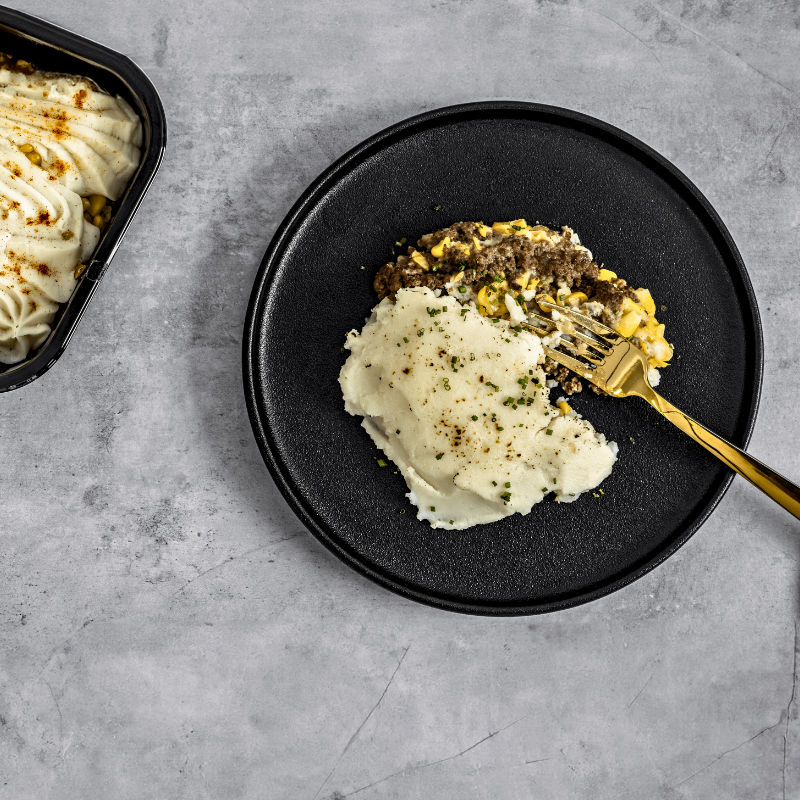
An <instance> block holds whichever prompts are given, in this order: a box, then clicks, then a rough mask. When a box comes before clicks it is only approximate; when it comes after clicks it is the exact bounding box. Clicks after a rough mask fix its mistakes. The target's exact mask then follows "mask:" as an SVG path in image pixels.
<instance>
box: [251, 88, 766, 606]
mask: <svg viewBox="0 0 800 800" xmlns="http://www.w3.org/2000/svg"><path fill="white" fill-rule="evenodd" d="M491 112H494V114H493V118H498V117H499V116H506V117H512V118H513V117H514V115H515V113H516V114H519V113H520V112H523V113H524V114H527V115H529V118H530V117H531V116H533V117H538V118H539V119H540V120H544V118H546V117H550V118H551V119H552V120H553V121H555V122H559V121H560V122H562V124H563V122H565V121H566V122H568V123H570V124H571V126H572V127H577V126H583V127H584V128H585V129H588V130H589V131H590V132H591V133H600V134H601V138H602V139H604V140H605V141H610V142H612V143H615V144H617V145H618V144H619V142H620V141H621V142H622V143H623V144H624V146H625V148H623V149H628V150H630V149H632V150H634V151H636V154H637V156H643V157H644V159H643V160H647V159H649V160H650V161H652V162H655V165H656V166H657V167H658V168H659V170H660V171H662V172H665V173H667V175H668V176H669V178H670V179H671V181H677V182H678V183H679V184H681V186H682V188H683V189H684V190H685V191H686V192H688V193H689V195H691V197H692V199H693V200H694V202H695V203H697V205H698V206H699V207H700V209H701V210H702V212H703V213H704V214H705V215H706V216H707V218H708V222H710V223H711V225H713V227H714V229H715V231H716V232H717V233H719V234H720V235H721V237H722V239H723V241H724V243H725V245H726V247H727V248H728V250H729V251H730V253H731V254H732V256H733V264H732V265H731V264H728V271H729V273H731V274H732V275H734V278H738V279H739V281H740V283H741V288H742V289H743V290H744V294H745V296H746V298H747V301H748V305H747V309H743V310H744V311H746V313H745V316H747V315H748V314H749V316H750V317H751V320H750V322H751V325H752V338H753V349H754V353H755V358H754V362H755V363H753V364H751V365H749V366H750V367H751V368H752V372H753V381H752V384H751V390H750V393H749V409H748V411H747V419H746V423H745V425H744V430H743V432H742V438H741V444H740V447H741V448H742V449H745V448H746V447H747V445H748V443H749V442H750V439H751V437H752V434H753V430H754V428H755V423H756V418H757V415H758V408H759V404H760V400H761V390H762V382H763V371H764V344H763V332H762V326H761V315H760V312H759V308H758V303H757V300H756V296H755V292H754V290H753V285H752V282H751V280H750V276H749V274H748V272H747V268H746V266H745V264H744V261H743V259H742V257H741V254H740V252H739V249H738V248H737V246H736V243H735V242H734V240H733V237H732V236H731V234H730V231H728V228H727V227H726V225H725V223H724V222H723V221H722V218H721V217H720V216H719V214H718V213H717V211H716V210H715V209H714V207H713V206H712V205H711V203H710V202H709V201H708V199H707V198H706V197H705V195H703V193H702V192H701V191H700V190H699V189H698V188H697V187H696V186H695V184H694V183H693V182H692V181H691V180H689V178H688V177H687V176H686V175H684V173H683V172H682V171H681V170H679V169H678V168H677V167H676V166H675V165H674V164H672V163H671V162H670V161H669V160H667V159H666V158H665V157H664V156H662V155H661V154H660V153H658V152H657V151H656V150H654V149H653V148H652V147H650V146H649V145H647V144H645V143H644V142H642V141H641V140H640V139H637V138H636V137H634V136H632V135H631V134H629V133H627V132H626V131H623V130H621V129H620V128H617V127H615V126H613V125H611V124H609V123H607V122H604V121H602V120H599V119H597V118H595V117H592V116H589V115H587V114H583V113H581V112H578V111H573V110H571V109H566V108H561V107H558V106H551V105H544V104H540V103H530V102H526V101H518V100H484V101H477V102H470V103H460V104H457V105H450V106H443V107H441V108H436V109H432V110H430V111H425V112H423V113H421V114H415V115H413V116H411V117H407V118H405V119H403V120H400V121H399V122H396V123H394V124H392V125H389V126H388V127H386V128H384V129H382V130H380V131H378V132H377V133H375V134H373V135H372V136H369V137H368V138H366V139H364V140H363V141H362V142H360V143H359V144H357V145H356V146H355V147H353V148H351V149H350V150H348V151H347V152H345V153H344V154H343V155H341V156H340V157H339V158H337V159H336V160H335V161H334V162H333V163H332V164H331V165H330V166H328V167H327V168H326V169H325V170H324V171H323V172H321V173H320V174H319V175H318V176H317V178H315V179H314V180H313V181H312V182H311V184H310V185H309V186H308V187H307V188H306V189H305V190H304V191H303V192H302V194H301V195H300V197H299V198H298V199H297V201H296V202H295V203H294V205H293V206H292V207H291V208H290V210H289V211H288V213H287V214H286V216H285V217H284V218H283V220H282V221H281V223H280V224H279V225H278V227H277V229H276V230H275V233H274V235H273V237H272V239H271V241H270V243H269V245H268V247H267V249H266V252H265V253H264V256H263V258H262V260H261V264H260V265H259V268H258V272H257V273H256V276H255V279H254V283H253V289H252V291H251V294H250V300H249V303H248V307H247V314H246V316H245V324H244V332H243V338H242V373H243V383H244V394H245V402H246V406H247V413H248V417H249V419H250V424H251V427H252V430H253V434H254V436H255V439H256V443H257V445H258V448H259V451H260V452H261V456H262V458H263V460H264V463H265V465H266V467H267V470H268V471H269V473H270V475H271V477H272V479H273V481H274V482H275V485H276V486H277V488H278V490H279V491H280V493H281V494H282V495H283V497H284V499H285V500H286V501H287V503H288V504H289V506H290V507H291V509H292V511H293V512H294V513H295V514H296V515H297V517H298V518H299V519H300V521H301V522H302V523H303V524H304V525H305V526H306V528H307V529H308V530H309V532H310V533H311V534H312V535H313V536H314V537H315V538H316V539H317V541H319V542H320V543H321V544H322V545H323V546H324V547H325V548H326V549H328V550H329V551H330V552H332V553H333V554H334V555H335V556H337V557H338V558H339V559H341V560H342V561H344V563H345V564H347V565H348V566H349V567H350V568H352V569H354V570H355V571H356V572H358V573H359V574H360V575H362V576H364V577H366V578H367V579H369V580H371V581H372V582H373V583H377V584H378V585H379V586H382V587H383V588H385V589H388V590H389V591H392V592H394V593H395V594H399V595H401V596H403V597H405V598H407V599H410V600H414V601H416V602H419V603H423V604H425V605H428V606H432V607H434V608H439V609H443V610H447V611H454V612H458V613H462V614H471V615H481V616H494V617H498V616H506V617H510V616H533V615H538V614H546V613H552V612H555V611H561V610H564V609H567V608H574V607H576V606H580V605H583V604H585V603H589V602H592V601H594V600H598V599H600V598H601V597H605V596H606V595H609V594H612V593H613V592H616V591H619V590H620V589H622V588H624V587H625V586H628V585H629V584H631V583H633V582H634V581H636V580H638V579H639V578H641V577H643V576H644V575H646V574H647V573H648V572H651V571H652V570H654V569H655V568H656V567H658V566H660V565H661V564H662V563H663V562H664V561H666V560H667V559H668V558H670V557H671V556H672V555H674V554H675V553H676V552H677V551H678V550H679V549H680V548H681V547H683V545H684V544H686V542H688V541H689V539H691V538H692V536H694V534H695V533H696V532H697V531H698V530H699V528H700V527H701V526H702V525H703V523H704V522H705V521H706V520H707V519H708V517H709V516H710V515H711V513H712V512H713V511H714V509H715V508H716V507H717V505H719V503H720V501H721V500H722V498H723V497H724V495H725V493H726V492H727V491H728V489H729V488H730V485H731V483H732V481H733V478H734V476H735V473H734V472H733V471H732V470H731V471H729V472H728V474H727V475H725V476H724V477H723V479H722V481H721V482H720V485H719V486H718V487H717V488H716V490H713V484H712V488H710V491H712V496H711V499H710V500H709V501H708V503H707V504H706V506H705V508H704V509H702V511H701V512H700V513H699V514H698V515H697V516H696V517H695V518H694V519H693V520H692V521H691V523H689V524H688V525H687V526H686V528H685V529H684V531H683V533H682V534H681V535H679V536H678V537H677V539H676V540H674V541H673V542H672V543H671V544H670V545H669V546H667V547H665V548H664V550H662V551H661V552H660V553H658V555H657V556H656V557H654V558H651V559H648V560H647V561H646V562H645V563H644V564H642V565H640V566H638V567H637V568H636V569H634V570H632V571H631V572H630V573H628V574H626V575H624V576H622V577H620V578H617V579H616V580H614V581H611V582H607V583H604V584H603V585H601V586H600V587H596V588H594V589H590V590H588V591H584V592H581V593H569V594H565V595H563V596H562V598H559V599H557V600H551V601H548V602H542V603H533V604H531V603H527V604H525V603H522V602H516V601H507V600H504V601H487V600H484V601H480V602H469V601H465V600H455V599H453V597H452V596H450V595H445V594H442V593H438V592H435V591H432V590H426V591H422V590H420V589H419V588H417V587H415V586H413V585H411V584H410V583H408V582H406V581H404V580H403V579H402V578H397V577H391V578H390V577H388V576H387V575H385V574H384V573H383V572H382V571H381V570H378V569H374V568H372V567H371V566H370V565H369V564H366V563H364V561H363V560H362V559H360V558H359V557H358V554H357V551H355V550H354V549H353V548H350V547H348V546H346V545H343V544H342V543H340V542H337V541H335V540H334V539H333V538H332V537H331V535H330V534H329V533H328V530H327V526H326V525H324V524H323V523H322V522H321V521H320V520H319V519H318V518H317V516H316V514H315V511H314V509H313V508H312V507H311V506H310V504H305V503H304V498H303V497H302V495H301V494H300V493H299V492H297V491H296V490H295V488H294V486H293V485H292V482H291V481H289V480H288V479H287V478H286V476H285V475H284V474H283V472H282V469H281V467H282V465H281V462H280V460H279V459H278V457H277V455H276V450H277V448H276V447H274V446H272V444H273V442H272V439H271V432H270V430H269V428H268V426H267V425H265V421H266V420H268V414H267V412H266V409H265V408H264V407H263V406H262V405H261V402H260V399H259V393H258V391H257V383H258V377H259V375H260V369H259V365H258V361H259V359H258V354H259V351H260V345H259V342H258V331H259V330H260V328H261V325H260V322H261V320H262V319H263V312H264V307H265V300H266V297H267V294H268V290H269V287H270V285H271V282H272V278H273V276H274V273H275V271H276V268H277V266H278V264H279V261H280V258H281V256H282V254H283V252H284V250H285V245H286V243H287V242H289V241H290V240H291V236H292V235H293V233H294V231H295V229H296V227H297V226H298V224H299V223H300V222H301V221H302V219H303V218H304V216H305V212H306V209H308V208H309V207H312V208H313V206H314V204H315V203H316V202H317V201H318V199H321V197H323V196H324V195H325V193H326V192H327V191H328V189H329V187H330V186H331V185H332V184H334V183H336V181H337V180H338V179H339V178H343V177H345V176H346V175H347V172H348V170H349V166H350V165H351V164H353V163H354V162H355V163H360V162H361V161H363V160H365V159H366V158H367V157H368V156H369V155H371V154H373V153H374V152H377V151H379V150H381V149H383V148H384V147H386V146H388V145H389V144H391V142H392V141H393V140H395V139H397V138H403V137H407V136H409V135H411V134H412V133H414V132H415V131H420V130H424V129H425V128H430V127H437V124H438V126H441V125H445V124H452V123H455V122H458V121H466V120H468V119H470V118H473V119H474V118H475V115H476V114H478V115H481V116H483V117H488V115H489V114H490V113H491ZM668 182H669V181H668ZM701 219H702V217H701ZM704 227H705V225H704ZM734 267H735V269H736V272H735V274H734V273H733V268H734ZM747 399H748V398H747V395H745V400H747Z"/></svg>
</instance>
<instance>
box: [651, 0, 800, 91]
mask: <svg viewBox="0 0 800 800" xmlns="http://www.w3.org/2000/svg"><path fill="white" fill-rule="evenodd" d="M654 7H655V8H656V9H657V10H658V12H659V14H662V15H663V16H665V17H667V19H670V20H672V21H673V22H674V23H675V24H676V25H679V26H680V27H681V28H683V29H684V30H687V31H689V33H692V34H694V35H695V36H696V37H697V38H698V39H702V40H703V41H704V42H706V43H708V44H710V45H711V46H712V47H718V48H719V49H720V50H722V52H723V53H727V54H728V55H729V56H730V57H731V58H735V59H736V60H737V61H741V63H742V64H744V65H745V66H746V67H747V68H748V69H751V70H753V72H755V73H756V74H757V75H760V76H761V77H762V78H764V80H767V81H769V82H770V83H774V84H775V85H776V86H780V87H781V89H783V90H784V91H785V92H789V94H791V95H795V92H794V91H793V90H792V89H790V88H789V87H788V86H784V85H783V84H782V83H781V82H780V81H779V80H776V79H775V78H772V77H770V76H769V75H767V73H766V72H762V71H761V70H760V69H758V67H754V66H753V65H752V64H751V63H750V62H748V61H745V60H744V59H743V58H742V57H741V56H739V55H737V54H736V53H732V52H731V51H730V50H728V48H727V47H723V46H722V45H721V44H720V43H719V42H715V41H714V40H713V39H709V38H708V37H707V36H703V34H702V33H699V32H698V31H696V30H695V29H694V28H692V27H690V26H689V25H687V24H686V23H685V22H683V21H682V20H680V19H678V18H676V17H675V16H673V15H672V14H669V13H668V12H666V11H664V9H663V8H661V7H660V6H658V5H655V6H654Z"/></svg>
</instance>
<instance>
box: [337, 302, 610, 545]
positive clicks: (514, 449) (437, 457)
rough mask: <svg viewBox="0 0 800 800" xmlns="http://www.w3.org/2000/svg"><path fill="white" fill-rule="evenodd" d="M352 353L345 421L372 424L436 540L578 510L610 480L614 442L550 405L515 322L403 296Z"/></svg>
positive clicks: (535, 350) (532, 346) (353, 337)
mask: <svg viewBox="0 0 800 800" xmlns="http://www.w3.org/2000/svg"><path fill="white" fill-rule="evenodd" d="M345 346H346V347H347V349H349V350H350V352H351V354H350V356H349V357H348V359H347V361H346V363H345V364H344V366H343V367H342V370H341V374H340V376H339V382H340V384H341V387H342V392H343V394H344V400H345V409H346V410H347V411H348V412H349V413H350V414H353V415H358V416H363V417H364V420H363V422H362V425H363V427H364V428H365V429H366V430H367V432H368V433H369V435H370V436H371V437H372V439H373V441H374V442H375V444H376V445H377V446H378V447H379V448H381V449H382V450H383V452H384V453H386V455H387V456H388V457H389V458H390V459H391V460H392V461H393V462H394V463H395V464H396V465H397V467H398V469H399V470H400V472H401V473H402V475H403V477H404V478H405V480H406V483H407V485H408V488H409V493H408V495H407V496H408V498H409V499H410V500H411V502H412V503H414V504H415V505H416V506H417V507H418V509H419V512H418V514H417V517H418V518H419V519H421V520H428V521H429V522H430V524H431V526H432V527H434V528H456V529H463V528H468V527H470V526H472V525H476V524H479V523H486V522H493V521H495V520H498V519H502V518H503V517H507V516H509V515H511V514H514V513H516V512H519V513H521V514H527V513H529V512H530V510H531V508H532V507H533V506H534V505H535V504H536V503H538V502H540V501H541V500H542V499H543V498H544V497H545V496H546V495H547V494H549V493H550V492H555V495H556V499H557V500H560V501H562V502H571V501H572V500H574V499H575V498H576V497H577V496H578V495H579V494H581V493H582V492H585V491H587V490H589V489H592V488H593V487H595V486H597V485H598V484H599V483H600V482H601V481H602V480H603V479H605V478H606V477H608V475H609V474H610V473H611V468H612V466H613V464H614V462H615V460H616V456H615V454H614V450H613V449H612V447H611V446H610V445H609V444H608V443H607V442H606V440H605V437H604V436H603V435H602V434H600V433H597V432H595V430H594V429H593V428H592V426H591V425H590V424H589V423H588V422H585V421H584V420H581V419H578V417H577V416H576V415H575V414H574V413H567V414H562V412H561V411H559V409H558V408H556V407H554V406H552V405H550V401H549V390H548V389H547V388H546V376H545V374H544V372H543V370H542V368H541V364H542V362H543V360H544V354H543V351H542V347H541V344H540V342H539V339H538V337H537V336H536V335H534V334H531V333H528V332H527V331H524V330H514V328H513V327H512V326H511V323H510V322H509V321H508V320H502V319H498V320H496V321H492V319H491V318H489V317H485V316H482V315H481V314H480V313H478V310H477V309H476V307H475V305H474V304H472V303H469V304H467V305H464V306H461V305H460V304H459V303H457V302H456V301H455V300H453V299H452V298H447V297H437V296H436V295H435V294H434V293H433V292H432V291H431V290H430V289H427V288H413V289H401V290H399V291H398V292H397V295H396V302H394V303H392V302H391V301H390V300H389V299H388V298H387V299H384V300H383V301H381V302H380V303H379V304H378V305H377V306H376V308H375V309H374V311H373V315H372V317H371V319H370V320H369V321H368V323H367V324H366V325H365V326H364V329H363V330H362V331H361V333H358V332H356V331H351V332H350V333H349V334H348V337H347V343H346V345H345ZM565 405H566V404H565Z"/></svg>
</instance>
